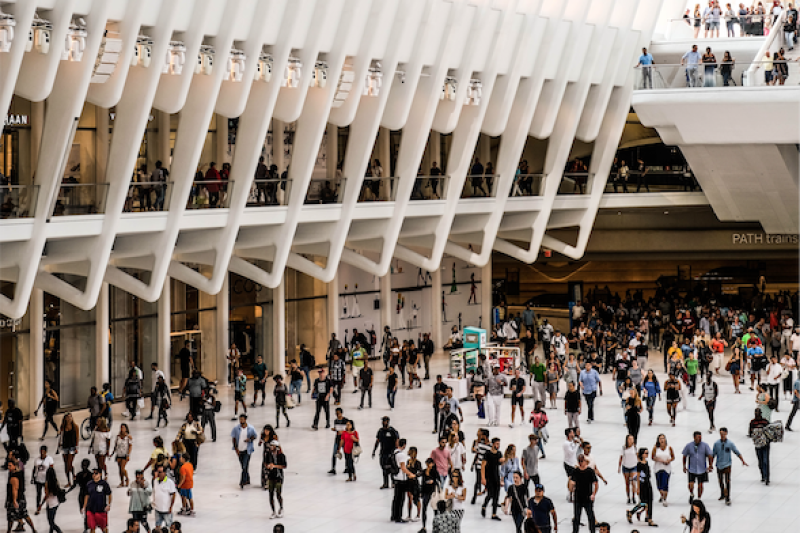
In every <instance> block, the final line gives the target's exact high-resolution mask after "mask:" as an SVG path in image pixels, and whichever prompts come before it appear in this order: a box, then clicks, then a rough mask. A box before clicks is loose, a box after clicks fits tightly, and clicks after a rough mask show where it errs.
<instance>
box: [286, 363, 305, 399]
mask: <svg viewBox="0 0 800 533" xmlns="http://www.w3.org/2000/svg"><path fill="white" fill-rule="evenodd" d="M287 374H288V377H289V397H290V398H294V394H295V393H297V405H300V404H301V403H303V372H302V371H301V370H300V368H299V367H298V366H297V361H295V360H294V359H292V361H291V362H290V363H289V371H288V372H287Z"/></svg>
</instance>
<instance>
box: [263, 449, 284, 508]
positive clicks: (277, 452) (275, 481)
mask: <svg viewBox="0 0 800 533" xmlns="http://www.w3.org/2000/svg"><path fill="white" fill-rule="evenodd" d="M264 463H265V465H264V468H265V469H266V470H267V488H268V489H269V506H270V509H272V516H270V518H283V481H284V477H285V476H284V472H283V471H284V470H286V456H285V455H284V454H283V450H281V445H280V442H278V441H277V440H271V441H270V442H269V452H268V454H267V456H266V457H265V458H264ZM275 499H277V500H278V511H277V512H275Z"/></svg>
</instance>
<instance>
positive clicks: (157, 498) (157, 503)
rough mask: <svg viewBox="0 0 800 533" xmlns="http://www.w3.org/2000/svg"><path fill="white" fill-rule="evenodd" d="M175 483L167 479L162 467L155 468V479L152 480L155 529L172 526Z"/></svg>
mask: <svg viewBox="0 0 800 533" xmlns="http://www.w3.org/2000/svg"><path fill="white" fill-rule="evenodd" d="M176 492H177V490H176V489H175V482H174V481H172V480H171V479H170V478H168V477H167V473H166V472H165V471H164V466H163V465H159V466H158V468H156V479H154V480H153V510H154V511H155V520H156V527H161V526H162V525H163V526H164V527H169V526H171V525H172V506H173V505H175V493H176Z"/></svg>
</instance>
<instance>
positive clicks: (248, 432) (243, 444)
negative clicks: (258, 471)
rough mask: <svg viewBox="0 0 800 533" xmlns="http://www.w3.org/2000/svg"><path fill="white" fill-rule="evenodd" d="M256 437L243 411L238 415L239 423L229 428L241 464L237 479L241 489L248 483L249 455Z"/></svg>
mask: <svg viewBox="0 0 800 533" xmlns="http://www.w3.org/2000/svg"><path fill="white" fill-rule="evenodd" d="M257 437H258V435H257V434H256V430H255V428H254V427H253V426H251V425H250V424H248V423H247V415H246V414H244V413H243V414H241V415H239V424H238V425H237V426H235V427H234V428H233V429H232V430H231V441H232V443H233V451H234V452H236V456H237V457H238V458H239V464H240V465H241V466H242V475H241V477H240V479H239V488H242V489H243V488H244V486H245V485H249V484H250V456H251V455H252V454H253V452H254V451H255V448H254V447H253V441H255V440H256V438H257Z"/></svg>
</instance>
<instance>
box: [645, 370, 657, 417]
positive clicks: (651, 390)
mask: <svg viewBox="0 0 800 533" xmlns="http://www.w3.org/2000/svg"><path fill="white" fill-rule="evenodd" d="M642 389H643V390H644V391H645V392H646V393H647V394H646V396H645V399H646V402H647V414H648V415H649V422H648V423H647V425H648V426H652V425H653V409H654V408H655V405H656V397H658V399H659V400H660V399H661V385H660V384H659V383H658V378H657V377H656V375H655V374H654V373H653V371H652V370H648V371H647V375H646V376H645V377H644V380H643V381H642Z"/></svg>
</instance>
